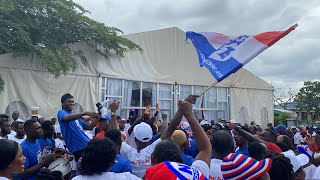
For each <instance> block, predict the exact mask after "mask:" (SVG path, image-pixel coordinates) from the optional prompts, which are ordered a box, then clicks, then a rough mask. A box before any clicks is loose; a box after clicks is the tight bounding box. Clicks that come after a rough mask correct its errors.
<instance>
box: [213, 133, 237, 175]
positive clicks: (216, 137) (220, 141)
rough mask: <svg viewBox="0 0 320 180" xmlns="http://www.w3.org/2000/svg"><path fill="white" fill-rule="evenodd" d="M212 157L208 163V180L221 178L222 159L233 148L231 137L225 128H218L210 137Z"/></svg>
mask: <svg viewBox="0 0 320 180" xmlns="http://www.w3.org/2000/svg"><path fill="white" fill-rule="evenodd" d="M211 145H212V152H213V157H214V158H213V159H211V163H210V175H209V179H210V180H223V176H222V172H221V164H222V160H223V159H224V158H225V157H226V156H228V155H229V154H230V153H231V151H232V148H233V138H232V136H231V134H230V133H228V132H227V131H225V130H218V131H216V132H214V133H213V135H212V139H211Z"/></svg>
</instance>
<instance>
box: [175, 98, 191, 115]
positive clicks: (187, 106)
mask: <svg viewBox="0 0 320 180" xmlns="http://www.w3.org/2000/svg"><path fill="white" fill-rule="evenodd" d="M178 107H179V110H180V111H181V112H182V114H188V113H191V114H192V104H191V103H189V102H187V101H182V100H180V101H179V102H178Z"/></svg>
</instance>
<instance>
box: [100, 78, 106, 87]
mask: <svg viewBox="0 0 320 180" xmlns="http://www.w3.org/2000/svg"><path fill="white" fill-rule="evenodd" d="M101 81H102V85H101V87H103V88H104V87H106V78H102V79H101Z"/></svg>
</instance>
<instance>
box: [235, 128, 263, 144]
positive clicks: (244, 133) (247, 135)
mask: <svg viewBox="0 0 320 180" xmlns="http://www.w3.org/2000/svg"><path fill="white" fill-rule="evenodd" d="M234 129H235V130H236V131H237V132H238V133H239V134H241V136H242V137H244V138H245V139H246V140H248V141H249V142H254V141H259V142H262V143H264V141H263V140H262V139H259V138H257V137H256V136H254V135H253V134H251V133H249V132H247V131H245V130H243V129H241V127H239V126H235V128H234Z"/></svg>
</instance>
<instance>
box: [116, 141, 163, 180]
mask: <svg viewBox="0 0 320 180" xmlns="http://www.w3.org/2000/svg"><path fill="white" fill-rule="evenodd" d="M160 141H161V139H160V138H159V139H157V140H156V141H154V142H153V143H152V144H150V145H149V146H147V147H145V148H143V149H142V150H141V151H140V152H139V153H138V151H137V149H136V148H134V147H132V146H130V145H128V144H127V143H125V142H122V144H121V149H120V154H121V155H122V156H125V157H126V158H128V159H129V160H130V162H131V166H132V173H133V174H134V175H136V176H138V177H140V178H143V176H144V175H145V173H146V169H147V168H148V167H150V166H151V154H152V153H153V150H154V148H155V146H156V145H157V144H158V143H159V142H160Z"/></svg>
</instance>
